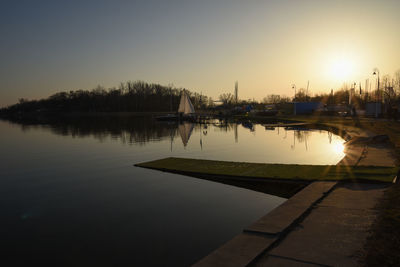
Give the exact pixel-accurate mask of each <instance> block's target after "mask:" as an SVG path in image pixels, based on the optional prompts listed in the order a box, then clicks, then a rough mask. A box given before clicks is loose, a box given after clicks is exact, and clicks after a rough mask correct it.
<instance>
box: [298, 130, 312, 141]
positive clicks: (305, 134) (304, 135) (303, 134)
mask: <svg viewBox="0 0 400 267" xmlns="http://www.w3.org/2000/svg"><path fill="white" fill-rule="evenodd" d="M294 135H295V137H296V139H297V141H298V142H299V143H304V142H307V140H308V138H309V137H310V136H311V131H304V130H295V131H294Z"/></svg>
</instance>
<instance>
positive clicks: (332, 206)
mask: <svg viewBox="0 0 400 267" xmlns="http://www.w3.org/2000/svg"><path fill="white" fill-rule="evenodd" d="M385 187H386V186H385V185H382V184H340V185H338V186H337V187H336V188H335V189H334V190H333V191H332V192H331V193H330V194H329V195H328V196H327V197H326V198H324V199H323V200H322V201H321V202H320V203H318V204H317V205H315V207H314V209H313V210H312V212H311V213H310V214H309V215H308V216H307V217H306V218H304V220H303V221H302V222H300V223H299V224H298V225H297V226H296V227H295V228H294V229H293V230H292V231H291V232H290V233H289V234H288V235H287V236H286V237H285V238H284V239H283V240H282V241H281V242H279V244H276V246H275V247H274V248H272V249H270V250H268V251H266V252H264V253H263V254H262V255H261V257H260V258H259V259H258V260H256V261H255V262H253V263H252V265H253V266H357V265H358V260H359V259H360V257H361V256H362V255H363V245H364V244H365V240H366V238H367V236H368V230H369V229H370V227H371V225H372V223H373V221H374V219H375V217H376V210H375V209H374V207H375V205H376V204H377V201H378V200H379V198H381V197H382V196H383V192H384V189H385Z"/></svg>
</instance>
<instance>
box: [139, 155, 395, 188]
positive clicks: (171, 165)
mask: <svg viewBox="0 0 400 267" xmlns="http://www.w3.org/2000/svg"><path fill="white" fill-rule="evenodd" d="M135 166H139V167H144V168H151V169H156V170H161V171H169V172H178V173H182V174H185V173H186V174H188V175H190V174H205V175H217V176H218V175H220V176H230V177H248V178H260V179H281V180H301V181H310V182H311V181H341V180H342V181H343V180H346V181H348V180H357V181H363V180H365V181H376V182H387V183H391V182H392V181H393V178H394V176H395V175H396V173H397V168H396V167H376V166H342V165H295V164H263V163H246V162H228V161H214V160H199V159H185V158H165V159H160V160H155V161H151V162H145V163H140V164H136V165H135Z"/></svg>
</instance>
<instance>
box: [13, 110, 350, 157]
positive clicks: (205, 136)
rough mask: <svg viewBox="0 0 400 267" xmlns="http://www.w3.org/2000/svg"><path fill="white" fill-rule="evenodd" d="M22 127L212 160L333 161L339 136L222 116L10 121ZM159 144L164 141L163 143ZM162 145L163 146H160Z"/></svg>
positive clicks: (338, 152)
mask: <svg viewBox="0 0 400 267" xmlns="http://www.w3.org/2000/svg"><path fill="white" fill-rule="evenodd" d="M14 122H16V123H18V124H19V125H21V127H22V129H23V130H24V131H28V130H29V129H30V128H37V127H41V128H43V129H46V130H49V131H51V132H52V133H54V134H57V135H64V136H72V137H78V138H84V137H93V138H95V139H97V140H99V141H101V142H103V141H105V140H106V139H110V138H111V139H113V140H118V141H120V142H122V143H123V144H130V145H139V146H144V145H146V146H155V144H156V143H160V145H158V146H157V149H158V150H159V151H165V152H169V154H165V153H164V155H165V156H187V157H193V158H205V159H216V160H231V161H247V162H271V163H297V164H336V163H337V162H339V161H340V160H341V159H342V158H343V157H344V153H343V149H340V147H342V144H343V142H344V140H343V139H342V138H341V137H339V136H337V135H335V134H333V133H331V132H329V131H326V130H316V129H308V128H305V127H273V126H270V125H259V124H254V123H251V122H242V123H240V124H237V123H230V122H228V121H226V120H214V121H209V122H208V123H207V124H193V123H190V122H184V123H181V124H179V123H176V122H157V121H155V120H153V119H152V118H151V117H132V116H92V117H79V118H77V117H67V118H63V119H59V118H57V119H56V118H50V119H49V118H47V119H46V120H43V119H42V120H30V121H14ZM164 145H165V146H164ZM163 147H164V149H165V150H163Z"/></svg>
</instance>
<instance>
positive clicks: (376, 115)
mask: <svg viewBox="0 0 400 267" xmlns="http://www.w3.org/2000/svg"><path fill="white" fill-rule="evenodd" d="M372 74H373V75H378V90H377V95H378V96H377V99H376V101H375V118H378V98H379V93H380V92H379V70H378V68H375V69H374V73H372Z"/></svg>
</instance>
